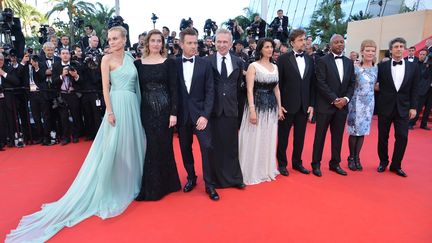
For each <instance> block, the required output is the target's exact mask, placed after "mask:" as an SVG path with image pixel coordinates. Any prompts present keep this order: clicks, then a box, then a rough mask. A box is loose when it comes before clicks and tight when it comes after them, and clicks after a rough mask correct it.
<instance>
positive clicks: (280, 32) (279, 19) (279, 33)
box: [270, 9, 288, 43]
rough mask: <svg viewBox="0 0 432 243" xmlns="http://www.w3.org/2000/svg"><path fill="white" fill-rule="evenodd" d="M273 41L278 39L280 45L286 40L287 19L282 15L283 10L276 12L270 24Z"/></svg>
mask: <svg viewBox="0 0 432 243" xmlns="http://www.w3.org/2000/svg"><path fill="white" fill-rule="evenodd" d="M270 28H271V29H272V34H273V39H279V40H280V41H281V42H282V43H285V42H287V40H288V17H287V16H284V15H283V10H282V9H279V10H278V11H277V16H276V17H275V18H274V19H273V21H272V22H271V23H270Z"/></svg>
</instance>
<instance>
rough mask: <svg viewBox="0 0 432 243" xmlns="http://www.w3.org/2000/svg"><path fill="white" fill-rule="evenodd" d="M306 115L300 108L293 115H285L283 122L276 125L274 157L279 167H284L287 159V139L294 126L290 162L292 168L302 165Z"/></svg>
mask: <svg viewBox="0 0 432 243" xmlns="http://www.w3.org/2000/svg"><path fill="white" fill-rule="evenodd" d="M306 124H307V114H305V113H304V112H303V110H302V109H301V108H300V109H299V110H298V111H297V112H296V113H294V114H285V120H281V121H279V125H278V144H277V153H276V157H277V159H278V165H279V167H286V166H287V165H288V159H287V156H286V150H287V147H288V137H289V134H290V130H291V127H292V126H293V125H294V141H293V152H292V156H291V161H292V165H293V167H295V166H298V165H302V159H301V157H302V152H303V145H304V139H305V133H306Z"/></svg>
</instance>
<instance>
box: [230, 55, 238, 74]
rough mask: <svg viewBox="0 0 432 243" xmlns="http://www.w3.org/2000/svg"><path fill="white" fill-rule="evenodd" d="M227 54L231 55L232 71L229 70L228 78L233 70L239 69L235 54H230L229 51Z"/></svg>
mask: <svg viewBox="0 0 432 243" xmlns="http://www.w3.org/2000/svg"><path fill="white" fill-rule="evenodd" d="M228 55H230V56H231V64H232V72H231V73H230V75H229V76H228V78H229V77H231V75H232V74H233V73H234V72H236V70H237V69H239V65H238V62H237V57H236V56H234V55H232V54H231V53H229V54H228Z"/></svg>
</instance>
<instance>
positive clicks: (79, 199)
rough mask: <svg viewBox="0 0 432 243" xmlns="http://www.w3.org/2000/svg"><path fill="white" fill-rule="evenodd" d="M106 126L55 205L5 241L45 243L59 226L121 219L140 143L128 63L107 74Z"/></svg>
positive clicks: (137, 180)
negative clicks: (96, 219)
mask: <svg viewBox="0 0 432 243" xmlns="http://www.w3.org/2000/svg"><path fill="white" fill-rule="evenodd" d="M110 81H111V91H110V97H111V104H112V108H113V112H114V114H115V117H116V124H115V127H112V126H111V125H110V124H109V123H108V120H107V117H106V116H107V115H105V117H104V119H103V122H102V124H101V126H100V128H99V131H98V133H97V135H96V138H95V140H94V142H93V144H92V146H91V148H90V151H89V152H88V154H87V157H86V159H85V161H84V163H83V165H82V167H81V169H80V171H79V173H78V175H77V177H76V178H75V180H74V182H73V183H72V185H71V186H70V188H69V190H68V191H67V192H66V194H65V195H64V196H63V197H62V198H60V200H58V201H56V202H53V203H49V204H44V205H43V206H42V209H41V210H40V211H39V212H36V213H34V214H31V215H28V216H25V217H23V218H22V219H21V222H20V223H19V225H18V227H17V229H15V230H12V231H11V233H10V234H9V235H7V236H6V242H45V241H46V240H48V239H49V238H51V237H52V236H53V235H55V234H56V233H57V232H58V231H60V230H61V229H62V228H63V227H65V226H67V227H71V226H74V225H75V224H77V223H79V222H81V221H82V220H84V219H86V218H88V217H91V216H93V215H97V216H99V217H100V218H102V219H106V218H110V217H114V216H117V215H119V214H121V213H122V212H123V211H124V210H125V209H126V208H127V207H128V205H129V204H130V203H131V202H132V201H133V200H134V198H135V197H136V196H137V195H138V193H139V191H140V187H141V178H142V171H143V163H144V155H145V150H146V139H145V133H144V129H143V127H142V124H141V119H140V105H139V104H140V98H141V94H140V89H139V83H138V76H137V71H136V68H135V66H134V64H133V58H132V56H131V55H130V54H129V53H126V54H125V57H124V59H123V64H122V66H120V67H118V68H117V69H115V70H113V71H111V72H110Z"/></svg>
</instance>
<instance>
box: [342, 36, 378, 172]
mask: <svg viewBox="0 0 432 243" xmlns="http://www.w3.org/2000/svg"><path fill="white" fill-rule="evenodd" d="M376 49H377V46H376V44H375V42H374V41H373V40H364V41H363V42H362V43H361V46H360V53H361V58H362V60H361V62H360V63H359V64H358V65H355V66H354V72H355V76H356V82H355V88H354V94H353V96H352V98H351V101H350V102H349V103H348V118H347V123H348V134H349V139H348V144H349V151H350V155H349V157H348V168H349V169H350V170H353V171H355V170H362V169H363V167H362V165H361V163H360V150H361V148H362V145H363V141H364V136H365V135H369V132H370V126H371V122H372V115H373V111H374V103H375V99H374V87H375V83H376V81H377V76H378V68H377V66H376V65H374V58H375V56H376Z"/></svg>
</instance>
